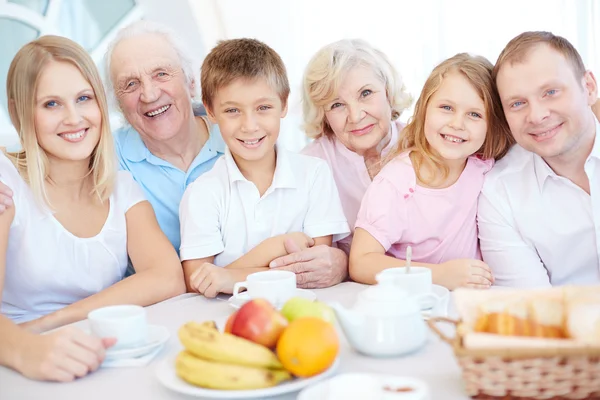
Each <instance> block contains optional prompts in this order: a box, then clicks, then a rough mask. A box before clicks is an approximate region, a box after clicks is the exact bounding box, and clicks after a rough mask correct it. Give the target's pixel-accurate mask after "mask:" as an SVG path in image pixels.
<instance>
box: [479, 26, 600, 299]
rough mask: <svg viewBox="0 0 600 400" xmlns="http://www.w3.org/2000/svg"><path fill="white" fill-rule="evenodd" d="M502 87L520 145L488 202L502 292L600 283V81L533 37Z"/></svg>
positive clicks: (505, 55)
mask: <svg viewBox="0 0 600 400" xmlns="http://www.w3.org/2000/svg"><path fill="white" fill-rule="evenodd" d="M494 79H495V80H496V84H497V87H498V92H499V94H500V99H501V101H502V107H503V109H504V114H505V116H506V120H507V121H508V124H509V126H510V129H511V131H512V134H513V136H514V138H515V140H516V141H517V143H518V144H517V145H515V147H514V148H512V149H511V151H510V152H509V153H508V155H507V156H506V157H504V158H503V159H502V160H500V161H499V162H498V163H497V164H496V165H495V167H494V168H493V169H492V171H491V172H490V173H488V175H487V178H486V182H485V185H484V188H483V192H482V194H481V196H480V200H479V212H478V221H479V236H480V243H481V251H482V254H483V258H484V261H485V262H486V263H488V265H489V266H490V267H491V268H492V271H493V273H494V277H495V280H496V284H497V285H500V286H519V287H547V286H551V285H564V284H592V283H600V260H599V255H600V140H599V139H598V138H599V137H600V124H599V123H598V121H597V119H596V118H595V117H594V113H593V111H592V108H591V106H592V104H594V103H595V102H596V99H597V93H598V88H597V83H596V79H595V78H594V75H593V74H592V73H591V72H590V71H586V70H585V68H584V65H583V62H582V60H581V57H580V55H579V53H578V52H577V50H575V48H574V47H573V46H572V45H571V43H569V42H568V41H567V40H566V39H564V38H562V37H559V36H555V35H553V34H551V33H548V32H525V33H523V34H521V35H519V36H517V37H516V38H514V39H513V40H511V41H510V42H509V43H508V45H507V46H506V48H505V49H504V50H503V51H502V53H501V54H500V56H499V58H498V61H497V63H496V66H495V68H494ZM595 111H598V109H596V110H595Z"/></svg>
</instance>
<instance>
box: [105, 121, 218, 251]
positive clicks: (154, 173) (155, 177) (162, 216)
mask: <svg viewBox="0 0 600 400" xmlns="http://www.w3.org/2000/svg"><path fill="white" fill-rule="evenodd" d="M114 136H115V147H116V150H117V157H118V159H119V164H120V168H121V169H122V170H126V171H130V172H131V174H132V175H133V178H134V179H135V180H136V181H137V182H138V183H139V184H140V186H141V187H142V189H143V190H144V193H145V194H146V198H147V199H148V201H149V202H150V204H152V207H153V208H154V213H155V214H156V218H157V220H158V224H159V225H160V227H161V229H162V230H163V232H164V233H165V235H167V237H168V238H169V241H170V242H171V243H172V244H173V247H175V249H176V250H177V254H179V245H180V243H181V238H180V231H179V203H180V202H181V197H182V196H183V192H185V189H186V188H187V187H188V185H189V184H190V183H192V182H194V181H195V180H196V178H197V177H198V176H200V175H202V174H203V173H205V172H206V171H209V170H210V169H211V168H212V167H213V165H214V163H215V162H216V161H217V160H218V159H219V157H220V156H221V155H223V154H224V153H225V143H224V142H223V138H222V137H221V132H220V131H219V128H218V126H217V125H216V124H215V125H213V126H212V127H211V129H210V136H209V138H208V140H207V141H206V143H205V144H204V147H202V149H201V150H200V153H198V155H197V156H196V158H195V159H194V161H193V162H192V164H191V165H190V168H189V169H188V170H187V172H186V171H182V170H180V169H179V168H177V167H175V166H173V165H172V164H170V163H168V162H167V161H165V160H163V159H161V158H158V157H156V156H155V155H154V154H152V153H151V152H150V150H148V148H147V147H146V145H145V144H144V142H143V141H142V139H141V137H140V135H139V133H138V132H137V131H136V130H135V129H133V127H131V126H125V127H123V128H120V129H118V130H117V131H115V132H114Z"/></svg>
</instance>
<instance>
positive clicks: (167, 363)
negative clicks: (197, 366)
mask: <svg viewBox="0 0 600 400" xmlns="http://www.w3.org/2000/svg"><path fill="white" fill-rule="evenodd" d="M339 364H340V361H339V358H338V359H337V360H335V362H334V363H333V365H332V366H331V367H329V369H328V370H327V371H325V372H323V373H321V374H319V375H316V376H313V377H311V378H306V379H300V378H294V379H292V380H290V381H287V382H282V383H280V384H279V385H277V386H273V387H270V388H265V389H252V390H215V389H204V388H201V387H197V386H194V385H190V384H189V383H187V382H185V381H184V380H183V379H181V378H179V377H178V376H177V373H176V372H175V356H172V357H167V358H166V359H165V360H163V361H161V362H160V363H159V364H158V365H157V367H156V377H157V378H158V381H159V382H160V383H161V384H163V385H164V386H166V387H167V388H169V389H171V390H173V391H175V392H179V393H183V394H187V395H189V396H195V397H204V398H209V399H248V398H257V399H263V398H265V397H270V396H278V395H281V394H284V393H291V392H296V391H298V390H300V389H303V388H305V387H306V386H308V385H312V384H314V383H317V382H319V381H321V380H323V379H325V378H327V377H329V376H331V375H332V374H333V373H334V372H335V370H336V369H337V368H338V366H339Z"/></svg>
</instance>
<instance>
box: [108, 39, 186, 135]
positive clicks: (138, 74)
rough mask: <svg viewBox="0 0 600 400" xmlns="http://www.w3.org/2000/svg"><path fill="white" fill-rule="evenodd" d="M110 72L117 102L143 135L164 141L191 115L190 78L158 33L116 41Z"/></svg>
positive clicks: (128, 119)
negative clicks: (188, 79)
mask: <svg viewBox="0 0 600 400" xmlns="http://www.w3.org/2000/svg"><path fill="white" fill-rule="evenodd" d="M110 74H111V80H112V82H113V86H114V91H115V94H116V96H117V100H118V102H119V106H120V108H121V110H122V111H123V114H124V116H125V118H126V119H127V121H128V122H129V123H130V124H131V125H132V126H133V128H134V129H135V130H136V131H138V132H139V134H140V135H141V136H142V138H146V139H150V140H156V141H164V140H169V139H171V138H174V137H176V136H177V135H179V134H182V132H185V131H186V129H185V128H186V126H187V125H189V123H190V119H191V118H193V112H192V106H191V99H192V93H193V85H194V83H193V82H187V80H186V77H185V75H184V72H183V69H182V67H181V62H180V60H179V57H178V55H177V52H176V51H175V50H174V49H173V47H172V46H171V45H170V43H169V42H168V40H167V39H165V37H164V36H162V35H160V34H146V35H140V36H135V37H132V38H127V39H124V40H122V41H121V42H120V43H118V44H117V46H116V48H115V49H114V51H113V53H112V57H111V63H110Z"/></svg>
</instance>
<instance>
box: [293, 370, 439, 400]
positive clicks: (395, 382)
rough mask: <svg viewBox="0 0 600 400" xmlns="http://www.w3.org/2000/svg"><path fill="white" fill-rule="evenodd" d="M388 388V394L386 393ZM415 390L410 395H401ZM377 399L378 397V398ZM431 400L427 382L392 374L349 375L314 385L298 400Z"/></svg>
mask: <svg viewBox="0 0 600 400" xmlns="http://www.w3.org/2000/svg"><path fill="white" fill-rule="evenodd" d="M386 388H387V390H386ZM401 389H412V390H410V391H405V392H404V391H397V390H401ZM374 395H375V396H374ZM350 398H352V399H355V398H359V399H372V398H377V399H385V400H388V399H389V400H392V399H397V400H430V398H431V397H430V393H429V388H428V387H427V385H426V384H425V382H423V381H421V380H419V379H415V378H410V377H404V376H396V375H391V374H366V373H346V374H340V375H337V376H334V377H332V378H329V379H326V380H324V381H321V382H319V383H317V384H315V385H311V386H309V387H307V388H305V389H304V390H302V391H301V392H300V394H299V395H298V397H297V399H298V400H330V399H331V400H333V399H350Z"/></svg>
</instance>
